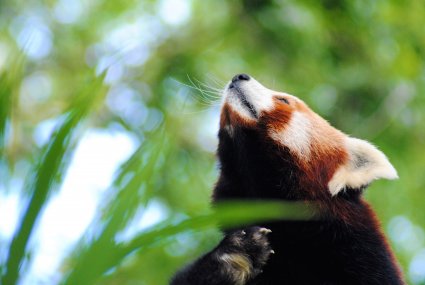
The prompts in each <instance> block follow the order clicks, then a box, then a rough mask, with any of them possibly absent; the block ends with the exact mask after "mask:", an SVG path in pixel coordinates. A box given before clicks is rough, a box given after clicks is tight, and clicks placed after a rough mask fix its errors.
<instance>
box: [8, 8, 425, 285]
mask: <svg viewBox="0 0 425 285" xmlns="http://www.w3.org/2000/svg"><path fill="white" fill-rule="evenodd" d="M424 27H425V4H424V2H423V1H419V0H417V1H413V0H411V1H407V0H406V1H386V0H376V1H366V0H355V1H333V0H321V1H295V0H294V1H289V0H288V1H285V0H280V1H279V0H276V1H272V0H267V1H260V0H243V1H213V0H206V1H195V0H192V1H190V0H164V1H158V2H157V1H133V0H127V1H125V0H124V1H106V0H96V1H88V0H78V1H63V0H61V1H58V2H57V1H53V0H46V1H23V0H13V1H12V0H9V1H8V0H5V1H1V2H0V74H1V78H0V139H1V140H0V147H1V161H0V162H1V164H0V191H2V192H4V193H3V194H4V195H6V196H7V195H9V194H10V193H12V192H15V191H16V192H19V194H20V196H19V197H21V201H20V203H19V214H20V219H19V221H18V226H17V229H16V231H15V235H14V237H13V241H12V238H5V237H4V236H0V242H1V247H0V273H1V275H2V279H1V280H2V282H0V283H2V284H7V285H12V284H15V283H16V282H19V280H23V279H22V278H23V276H25V275H26V274H27V267H28V266H27V265H28V262H30V261H31V259H32V258H33V255H32V252H33V249H34V248H32V246H31V243H29V242H28V241H29V240H30V238H31V236H32V235H34V233H35V232H36V229H37V227H40V224H39V223H37V221H39V217H40V215H41V213H42V212H43V209H45V208H46V206H47V205H48V203H49V201H50V200H51V199H52V197H54V196H55V195H59V194H60V193H58V192H59V189H60V185H61V184H62V182H63V179H64V176H65V174H66V171H67V169H68V166H69V164H70V160H71V158H72V155H73V151H74V150H75V148H76V146H77V145H78V143H79V141H80V139H81V138H82V137H83V135H84V134H85V133H86V132H88V131H89V130H91V129H97V130H98V129H103V130H107V131H111V132H114V131H119V132H124V131H125V132H126V133H127V134H131V135H132V136H133V138H134V140H135V141H137V142H138V146H140V147H139V148H138V149H137V150H136V152H135V153H134V155H132V156H131V157H130V158H129V160H128V161H127V162H125V163H123V165H121V166H120V167H119V169H117V171H116V175H114V179H113V183H112V184H111V185H110V187H108V189H106V190H105V191H104V192H102V196H101V201H102V202H101V203H100V206H99V208H98V211H97V214H96V217H95V219H94V220H93V222H92V223H91V224H90V226H89V228H88V229H87V232H86V234H84V236H83V237H82V238H81V240H80V241H79V242H78V243H77V245H74V246H73V247H72V250H70V251H69V252H68V253H67V254H66V257H65V258H64V260H63V262H62V265H61V266H60V268H59V273H60V274H59V277H58V278H57V279H55V280H49V281H48V283H46V284H55V283H63V284H167V280H168V279H169V278H170V276H171V275H172V274H173V272H175V271H176V270H177V269H178V268H180V267H181V266H182V265H183V264H185V263H186V262H188V261H189V260H192V259H193V258H194V257H196V256H198V255H199V254H201V253H202V252H205V251H207V250H209V249H211V248H212V247H213V246H214V245H215V244H216V243H217V241H218V240H219V239H220V234H219V232H218V230H217V228H216V227H215V226H214V223H213V220H214V217H212V216H211V214H209V213H210V212H209V197H210V193H211V190H212V188H213V185H214V182H215V179H216V177H217V164H216V160H215V155H214V151H215V145H216V143H217V141H216V139H215V136H214V132H215V131H216V129H217V122H218V115H219V107H218V106H219V102H220V98H219V96H218V95H219V94H218V93H217V89H221V88H222V87H223V86H224V85H225V83H226V82H227V81H228V80H229V79H230V78H231V77H232V76H233V75H234V74H236V73H241V72H244V73H248V74H250V75H252V76H254V77H255V78H256V79H257V80H259V81H260V82H262V83H263V84H264V85H266V86H268V87H270V88H273V89H276V90H282V91H285V92H288V93H291V94H294V95H296V96H298V97H300V98H301V99H303V100H304V101H305V102H307V104H309V105H310V107H311V108H312V109H313V110H315V111H316V112H317V113H318V114H320V115H321V116H323V117H324V118H326V119H327V120H328V121H330V122H331V123H332V125H334V126H335V127H337V128H338V129H340V130H342V131H344V132H345V133H347V134H349V135H351V136H354V137H359V138H362V139H366V140H368V141H371V142H372V143H374V144H375V145H377V146H378V147H379V148H380V149H381V150H383V152H384V153H385V154H386V155H387V156H388V157H389V159H390V161H391V162H392V163H393V165H394V166H395V168H396V169H397V170H398V173H399V176H400V179H399V180H396V181H378V182H375V183H373V184H372V185H371V186H370V187H369V188H368V190H367V191H366V193H365V196H366V199H367V200H368V201H369V202H370V203H371V204H372V205H373V208H374V209H375V210H376V212H377V215H378V217H379V219H380V220H381V221H382V226H383V229H384V231H385V233H386V235H387V236H388V237H389V241H390V243H391V245H392V247H393V248H394V250H395V253H396V255H397V258H398V260H399V261H400V263H401V265H402V268H403V271H404V272H405V276H406V278H407V279H408V280H409V284H425V233H424V227H425V210H424V204H425V187H424V186H425V175H424V169H423V165H424V163H425V153H424V143H425V131H424V123H425V119H424V116H425V95H424V93H425V62H424V57H425V30H424ZM46 82H47V83H46ZM46 86H47V87H46ZM124 87H125V88H126V89H123V88H124ZM199 89H201V90H199ZM123 90H125V91H128V90H131V92H132V93H131V94H132V96H127V95H128V94H127V95H126V94H125V92H124V91H123ZM117 102H118V103H117ZM53 118H54V119H56V120H55V128H56V129H55V130H56V131H55V132H54V133H53V134H52V135H51V136H50V138H49V139H48V140H47V141H46V143H44V144H41V145H40V144H37V143H36V142H35V141H34V133H35V132H37V126H39V125H40V124H41V123H43V122H45V121H46V120H50V119H53ZM111 151H113V150H111ZM101 159H102V158H99V160H101ZM100 163H101V161H100ZM93 173H95V169H94V170H93ZM17 181H18V183H17ZM2 197H4V196H2ZM81 199H84V197H81ZM152 203H157V204H158V203H159V204H160V205H161V209H163V211H165V212H166V217H167V218H166V219H165V220H164V221H162V222H161V223H159V224H158V225H156V226H154V227H152V228H149V229H144V230H142V231H139V232H136V233H135V234H134V235H132V237H131V238H130V239H129V240H127V241H126V242H119V241H117V239H116V236H117V234H118V233H120V232H122V230H123V229H126V228H128V227H131V225H130V221H132V220H133V218H134V217H135V216H137V217H139V216H140V215H141V214H140V213H143V210H144V209H146V208H147V207H149V205H151V204H152ZM27 205H28V206H27ZM255 206H256V205H250V206H247V209H251V208H249V207H254V208H255ZM271 208H273V207H271ZM275 208H276V207H275ZM276 209H278V207H277V208H276ZM75 210H76V211H78V209H75ZM256 210H257V212H262V210H261V209H260V208H258V209H256ZM229 211H230V212H229ZM240 211H241V213H239V214H240V215H241V216H243V217H245V218H247V216H249V214H248V212H250V211H245V212H244V211H243V209H242V210H240ZM251 212H252V211H251ZM272 212H273V211H272ZM222 213H223V215H224V221H223V223H226V221H227V222H229V217H235V216H238V215H237V214H235V213H231V210H229V209H227V208H226V209H224V210H223V212H222ZM263 215H267V214H263ZM270 215H271V216H273V213H271V214H270ZM226 217H227V218H226ZM248 218H249V217H248ZM251 218H252V217H251ZM0 219H2V217H0ZM236 220H237V219H236ZM62 226H64V227H66V224H65V223H64V224H63V225H62ZM21 282H22V281H21ZM16 284H17V283H16Z"/></svg>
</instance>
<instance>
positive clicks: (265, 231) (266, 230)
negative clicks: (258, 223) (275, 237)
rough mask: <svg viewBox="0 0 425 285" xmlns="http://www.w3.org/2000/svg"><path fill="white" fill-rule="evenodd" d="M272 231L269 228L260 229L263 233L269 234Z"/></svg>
mask: <svg viewBox="0 0 425 285" xmlns="http://www.w3.org/2000/svg"><path fill="white" fill-rule="evenodd" d="M271 232H272V231H271V230H270V229H267V228H261V229H260V233H262V234H265V235H266V234H269V233H271Z"/></svg>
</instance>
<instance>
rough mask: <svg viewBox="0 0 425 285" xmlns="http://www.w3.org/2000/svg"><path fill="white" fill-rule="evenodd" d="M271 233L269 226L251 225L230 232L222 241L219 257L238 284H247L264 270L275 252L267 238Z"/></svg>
mask: <svg viewBox="0 0 425 285" xmlns="http://www.w3.org/2000/svg"><path fill="white" fill-rule="evenodd" d="M269 233H271V230H269V229H267V228H262V227H250V228H247V229H244V230H236V231H233V232H231V233H229V234H228V235H226V237H225V238H224V239H223V241H222V242H221V243H220V245H219V247H218V252H217V253H218V259H219V260H220V261H221V262H222V263H224V270H225V271H226V272H227V273H228V274H229V275H230V276H231V277H232V279H234V280H237V282H236V284H245V282H246V281H247V280H249V279H252V278H254V277H255V276H257V275H258V274H259V273H261V272H262V268H263V266H264V265H265V264H266V263H267V261H268V260H269V258H270V255H271V254H273V253H274V251H273V249H272V248H271V247H270V243H269V241H268V238H267V235H268V234H269Z"/></svg>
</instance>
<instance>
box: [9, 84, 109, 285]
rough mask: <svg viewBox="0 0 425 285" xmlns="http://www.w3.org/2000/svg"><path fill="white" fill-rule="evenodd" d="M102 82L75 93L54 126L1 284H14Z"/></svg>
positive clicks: (32, 185)
mask: <svg viewBox="0 0 425 285" xmlns="http://www.w3.org/2000/svg"><path fill="white" fill-rule="evenodd" d="M102 82H103V77H98V78H96V79H95V80H94V81H93V83H92V85H90V86H89V87H88V88H84V89H83V91H82V92H81V93H79V94H78V96H77V97H76V100H75V101H74V103H73V104H72V105H71V107H70V109H69V111H68V115H67V117H66V119H65V120H64V122H63V123H62V124H60V125H59V126H58V127H57V129H56V131H55V132H54V134H53V135H52V139H51V142H50V143H49V144H48V145H47V147H46V148H45V150H44V153H43V154H42V155H41V156H40V161H39V163H38V165H37V166H36V168H35V174H34V176H33V177H31V178H30V180H29V182H28V183H27V184H28V185H31V193H32V196H31V198H30V201H29V204H28V206H27V208H26V210H25V213H24V215H23V218H22V220H21V222H20V223H19V228H18V229H17V231H16V233H15V235H14V237H13V240H12V243H11V245H10V248H9V253H8V258H7V262H6V268H5V273H4V275H3V277H2V284H8V285H13V284H16V283H17V281H18V279H19V271H20V268H21V266H22V264H23V261H24V256H25V253H26V249H27V245H28V240H29V238H30V236H31V233H32V231H33V229H34V225H35V223H36V221H37V219H38V217H39V215H40V212H41V210H42V208H43V207H44V206H45V204H46V201H47V198H48V196H49V194H50V193H51V191H52V188H53V187H52V186H53V185H54V182H55V181H57V177H58V175H59V174H60V173H63V171H62V170H63V168H64V167H65V166H66V165H65V164H66V162H67V161H65V160H64V159H63V158H64V156H65V154H66V153H68V152H69V151H71V146H70V140H71V138H72V136H73V134H74V132H75V129H76V127H77V125H78V123H79V122H80V121H81V120H82V119H83V118H84V117H85V116H86V115H87V114H88V112H89V111H90V110H91V109H92V108H93V107H94V105H95V103H96V102H98V101H99V99H100V98H101V95H103V94H104V93H105V92H104V90H103V89H102V88H101V87H102Z"/></svg>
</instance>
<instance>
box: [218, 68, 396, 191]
mask: <svg viewBox="0 0 425 285" xmlns="http://www.w3.org/2000/svg"><path fill="white" fill-rule="evenodd" d="M219 138H220V144H219V151H218V153H219V158H220V161H221V164H222V175H223V172H225V173H224V175H226V173H228V174H227V175H228V176H229V175H234V176H236V177H240V182H238V185H239V186H240V187H243V188H246V189H249V188H250V185H257V188H258V185H267V186H259V187H260V188H266V187H268V186H271V188H275V189H273V190H271V191H274V192H273V194H272V195H279V194H278V193H277V192H278V191H280V190H279V189H281V190H282V191H287V193H286V194H282V195H284V196H286V197H294V198H295V199H296V198H300V197H301V198H306V195H308V197H307V198H312V199H314V198H318V197H323V195H326V196H335V195H337V194H338V193H340V192H341V191H342V190H344V189H362V188H364V187H365V186H367V185H368V184H369V183H370V182H372V181H373V180H375V179H379V178H387V179H395V178H397V172H396V170H395V169H394V167H393V166H392V165H391V164H390V162H389V161H388V159H387V158H386V156H385V155H384V154H383V153H382V152H381V151H379V150H378V149H377V148H376V147H374V146H373V145H372V144H370V143H368V142H366V141H364V140H360V139H356V138H352V137H349V136H348V135H346V134H344V133H342V132H340V131H339V130H337V129H335V128H334V127H332V126H331V125H330V124H329V123H328V122H327V121H326V120H324V119H323V118H322V117H320V116H319V115H317V114H316V113H314V112H313V111H312V110H311V109H310V108H309V107H308V106H307V105H306V104H305V103H304V102H303V101H302V100H300V99H299V98H297V97H295V96H292V95H289V94H286V93H283V92H277V91H273V90H270V89H268V88H266V87H264V86H263V85H261V84H260V83H259V82H257V81H256V80H255V79H253V78H252V77H250V76H248V75H246V74H239V75H236V76H235V77H234V78H233V79H232V81H231V82H230V83H229V84H228V85H227V86H226V88H225V90H224V96H223V104H222V110H221V118H220V133H219ZM276 176H277V177H276ZM242 177H245V178H244V179H245V180H244V181H245V182H243V181H242V180H243V179H242ZM236 179H238V178H236ZM246 179H248V181H246ZM258 180H261V182H258ZM258 183H260V184H258ZM294 189H296V190H294ZM241 191H242V190H241ZM252 191H255V190H252ZM288 191H289V192H288ZM291 191H292V192H291ZM295 192H299V193H295ZM300 193H302V194H300ZM257 194H258V193H256V194H252V195H257ZM269 194H270V193H269Z"/></svg>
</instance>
